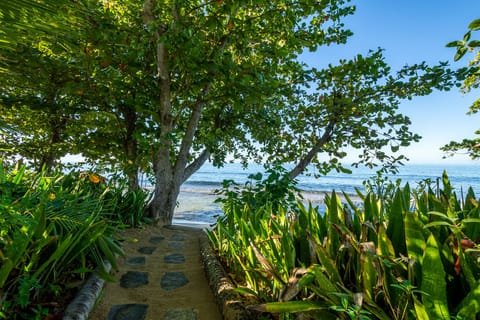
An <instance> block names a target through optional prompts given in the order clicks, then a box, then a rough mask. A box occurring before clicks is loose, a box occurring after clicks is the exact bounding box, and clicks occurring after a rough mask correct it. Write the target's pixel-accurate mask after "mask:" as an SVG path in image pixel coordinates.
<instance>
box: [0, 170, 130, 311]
mask: <svg viewBox="0 0 480 320" xmlns="http://www.w3.org/2000/svg"><path fill="white" fill-rule="evenodd" d="M106 191H108V190H107V188H106V187H105V186H104V182H102V179H101V177H100V176H98V175H95V174H93V173H85V174H83V175H78V174H71V175H66V176H65V175H46V174H45V172H43V173H38V174H32V173H30V172H28V171H27V170H26V169H25V166H22V167H19V168H17V169H16V170H15V169H9V168H8V167H6V166H5V165H4V164H3V163H0V224H1V225H2V228H1V230H0V292H1V299H2V300H1V302H2V309H0V316H1V317H3V318H11V317H12V315H13V314H14V313H19V314H23V317H24V318H32V317H33V315H32V314H31V312H33V311H32V310H33V309H34V308H33V307H34V306H42V302H43V300H42V298H43V297H45V296H48V295H51V294H57V295H58V293H59V291H60V290H59V289H58V288H59V287H61V288H63V290H66V286H68V283H70V282H72V281H75V280H78V279H81V278H83V277H84V276H85V274H86V273H88V272H92V271H93V269H94V268H96V267H97V266H98V267H99V269H97V272H98V273H99V274H100V275H101V276H104V277H107V278H108V274H107V273H106V272H105V271H104V268H103V266H104V259H107V260H108V261H109V262H110V263H111V264H112V266H114V267H115V266H116V255H117V254H123V252H122V250H121V248H120V247H119V246H118V244H117V242H116V240H115V239H114V231H115V230H116V229H115V227H113V226H111V225H110V224H109V223H108V220H107V219H106V218H105V215H106V214H107V213H108V214H110V215H111V210H115V208H114V207H113V206H112V204H111V203H109V202H108V201H105V199H103V196H104V195H105V192H106ZM27 288H28V289H27ZM57 298H58V299H60V297H57ZM42 312H43V311H42Z"/></svg>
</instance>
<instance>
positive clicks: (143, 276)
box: [120, 271, 148, 289]
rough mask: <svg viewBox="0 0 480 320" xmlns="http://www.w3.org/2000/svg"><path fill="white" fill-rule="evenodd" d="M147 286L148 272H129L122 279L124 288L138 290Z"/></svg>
mask: <svg viewBox="0 0 480 320" xmlns="http://www.w3.org/2000/svg"><path fill="white" fill-rule="evenodd" d="M146 284H148V272H140V271H127V273H125V274H124V275H122V277H121V278H120V287H122V288H127V289H129V288H138V287H141V286H143V285H146Z"/></svg>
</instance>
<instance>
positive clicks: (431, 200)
mask: <svg viewBox="0 0 480 320" xmlns="http://www.w3.org/2000/svg"><path fill="white" fill-rule="evenodd" d="M376 191H378V189H377V190H376ZM358 195H359V197H360V199H361V202H362V203H360V204H359V205H356V204H354V203H353V201H352V200H351V199H350V197H349V196H348V195H346V194H344V197H345V199H346V201H347V203H346V204H342V202H341V201H340V199H339V197H338V195H337V194H336V193H335V192H332V193H331V194H330V195H326V197H325V204H326V212H325V213H324V214H320V213H319V212H318V210H317V209H315V208H313V207H312V206H308V207H305V206H304V205H303V204H302V203H301V202H297V205H296V208H293V210H292V209H290V210H287V209H285V208H284V207H283V206H282V205H281V204H280V205H279V206H278V207H276V206H272V204H271V203H268V202H267V203H265V204H264V205H263V206H261V207H254V208H251V207H250V204H249V203H242V202H241V201H238V199H241V197H239V196H236V195H233V194H227V198H226V199H224V200H223V203H224V204H225V205H227V208H226V209H225V215H224V216H223V217H221V218H219V220H218V222H217V225H216V226H215V228H214V229H213V230H212V231H211V232H209V237H210V240H211V241H212V244H213V246H214V248H215V249H216V250H217V252H218V255H219V257H220V258H221V260H222V261H223V262H224V263H225V265H226V267H227V268H228V270H229V271H230V272H231V273H232V274H233V275H234V277H235V279H234V280H235V281H236V282H237V283H238V291H239V292H241V293H242V294H244V295H245V296H246V297H248V299H249V301H250V303H251V305H250V306H249V308H251V309H253V310H257V311H259V312H266V314H269V313H270V314H279V315H280V318H281V319H293V318H295V316H294V314H298V313H303V314H304V315H305V316H307V317H311V318H314V319H338V318H340V319H448V318H450V317H456V318H469V319H475V317H476V316H477V315H478V314H479V313H480V305H479V304H478V301H479V298H480V296H479V295H480V285H479V283H480V282H479V279H480V264H479V259H478V247H479V246H478V245H477V243H478V241H479V240H480V239H478V238H477V237H478V235H479V234H480V233H479V231H480V230H479V228H480V216H479V215H480V208H479V204H478V201H477V200H475V195H474V194H473V191H472V190H471V189H470V190H469V191H468V192H467V195H466V197H465V199H461V200H462V201H460V200H458V199H457V195H456V194H455V193H454V191H453V188H452V186H451V185H450V182H449V180H448V177H447V175H446V174H444V176H443V187H442V189H441V190H439V192H438V195H439V196H438V197H437V195H436V194H435V193H434V192H433V191H432V189H431V188H429V187H426V188H423V190H417V191H411V190H410V188H409V186H408V185H405V186H404V187H403V188H396V190H394V191H391V190H390V189H389V192H388V195H391V196H388V197H383V196H382V195H385V193H382V192H370V193H367V194H362V193H360V192H359V194H358ZM229 198H233V199H234V201H230V200H229ZM462 203H464V205H462Z"/></svg>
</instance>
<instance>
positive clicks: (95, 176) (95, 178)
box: [88, 173, 102, 184]
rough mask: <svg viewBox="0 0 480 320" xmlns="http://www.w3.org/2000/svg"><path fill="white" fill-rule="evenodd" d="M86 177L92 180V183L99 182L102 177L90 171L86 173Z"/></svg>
mask: <svg viewBox="0 0 480 320" xmlns="http://www.w3.org/2000/svg"><path fill="white" fill-rule="evenodd" d="M88 179H89V180H90V181H91V182H92V183H95V184H96V183H100V181H102V179H101V178H100V177H99V176H98V175H96V174H95V173H90V174H89V175H88Z"/></svg>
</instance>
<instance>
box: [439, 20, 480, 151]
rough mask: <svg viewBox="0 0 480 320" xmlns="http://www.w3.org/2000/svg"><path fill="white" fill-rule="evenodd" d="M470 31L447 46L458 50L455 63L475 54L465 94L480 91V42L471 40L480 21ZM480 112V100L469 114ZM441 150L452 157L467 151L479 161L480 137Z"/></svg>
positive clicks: (469, 26) (468, 70) (479, 26)
mask: <svg viewBox="0 0 480 320" xmlns="http://www.w3.org/2000/svg"><path fill="white" fill-rule="evenodd" d="M468 29H469V30H468V31H467V33H465V35H464V36H463V39H462V40H457V41H452V42H449V43H448V44H447V47H450V48H456V49H457V52H456V54H455V57H454V60H455V61H458V60H460V59H461V58H462V57H464V56H465V54H466V53H467V52H473V58H472V60H471V61H470V63H469V65H468V68H466V69H464V70H465V75H466V78H465V81H464V82H463V87H462V91H463V92H465V93H466V92H469V91H470V90H472V89H478V86H479V84H480V50H479V48H480V40H471V36H472V32H474V31H478V30H480V19H476V20H474V21H472V22H471V23H470V24H469V25H468ZM479 110H480V99H477V100H475V101H474V102H473V104H472V105H471V106H470V108H469V111H468V114H475V113H477V112H478V111H479ZM475 134H477V135H479V134H480V129H479V130H477V131H476V132H475ZM441 149H442V150H443V151H445V152H447V153H448V154H450V155H453V154H455V153H458V152H459V151H461V150H465V151H466V152H467V154H468V155H469V156H470V157H471V158H472V159H478V158H480V137H477V138H471V139H463V140H462V141H460V142H456V141H451V142H450V143H449V144H447V145H445V146H443V147H442V148H441Z"/></svg>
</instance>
